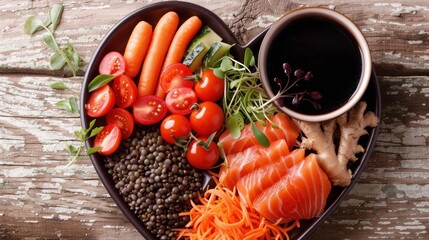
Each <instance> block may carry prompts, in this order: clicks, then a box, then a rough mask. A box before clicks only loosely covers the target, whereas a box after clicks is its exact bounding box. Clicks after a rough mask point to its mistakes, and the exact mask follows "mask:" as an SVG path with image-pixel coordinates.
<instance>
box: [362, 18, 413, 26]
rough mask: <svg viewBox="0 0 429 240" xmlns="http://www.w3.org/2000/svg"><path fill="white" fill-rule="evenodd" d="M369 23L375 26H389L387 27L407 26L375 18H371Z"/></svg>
mask: <svg viewBox="0 0 429 240" xmlns="http://www.w3.org/2000/svg"><path fill="white" fill-rule="evenodd" d="M368 21H369V22H370V23H374V24H387V25H395V26H401V27H403V26H406V24H405V23H400V22H388V21H385V20H379V19H375V18H369V19H368Z"/></svg>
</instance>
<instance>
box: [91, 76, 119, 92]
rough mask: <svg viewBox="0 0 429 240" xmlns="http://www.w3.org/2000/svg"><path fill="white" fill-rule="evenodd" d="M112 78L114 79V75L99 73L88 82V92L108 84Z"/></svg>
mask: <svg viewBox="0 0 429 240" xmlns="http://www.w3.org/2000/svg"><path fill="white" fill-rule="evenodd" d="M113 79H115V76H114V75H108V74H100V75H98V76H96V77H95V78H94V79H92V81H91V82H90V83H89V84H88V92H92V91H94V90H96V89H97V88H99V87H101V86H104V85H106V84H108V83H109V82H110V81H112V80H113Z"/></svg>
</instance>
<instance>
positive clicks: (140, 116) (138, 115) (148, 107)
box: [133, 95, 167, 125]
mask: <svg viewBox="0 0 429 240" xmlns="http://www.w3.org/2000/svg"><path fill="white" fill-rule="evenodd" d="M166 114H167V106H165V102H164V100H162V99H161V98H159V97H157V96H153V95H147V96H141V97H139V98H137V100H136V101H135V102H134V104H133V115H134V120H135V121H136V122H138V123H140V124H144V125H150V124H154V123H157V122H159V121H161V120H162V119H163V118H164V117H165V115H166Z"/></svg>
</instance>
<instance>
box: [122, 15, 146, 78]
mask: <svg viewBox="0 0 429 240" xmlns="http://www.w3.org/2000/svg"><path fill="white" fill-rule="evenodd" d="M151 38H152V26H151V25H150V24H149V23H147V22H145V21H141V22H139V23H138V24H137V25H136V26H135V27H134V30H133V32H132V33H131V36H130V38H129V39H128V43H127V46H126V47H125V51H124V60H125V66H126V67H125V75H127V76H128V77H130V78H133V77H135V76H137V74H138V73H139V71H140V68H141V65H142V62H143V59H144V58H145V56H146V53H147V50H148V48H149V44H150V40H151Z"/></svg>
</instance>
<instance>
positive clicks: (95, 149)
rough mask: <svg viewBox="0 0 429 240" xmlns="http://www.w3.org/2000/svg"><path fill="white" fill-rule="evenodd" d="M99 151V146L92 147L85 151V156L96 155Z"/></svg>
mask: <svg viewBox="0 0 429 240" xmlns="http://www.w3.org/2000/svg"><path fill="white" fill-rule="evenodd" d="M100 149H101V147H100V146H97V147H92V148H90V149H88V150H87V151H86V155H87V156H89V155H91V154H94V153H96V152H97V151H98V150H100Z"/></svg>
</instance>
